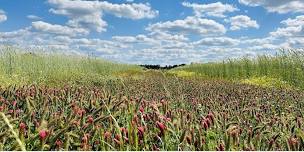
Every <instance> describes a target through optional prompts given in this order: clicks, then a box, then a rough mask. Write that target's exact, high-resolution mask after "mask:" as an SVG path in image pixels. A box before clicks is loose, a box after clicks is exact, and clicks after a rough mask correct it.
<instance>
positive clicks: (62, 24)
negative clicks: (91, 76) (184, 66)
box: [0, 0, 304, 65]
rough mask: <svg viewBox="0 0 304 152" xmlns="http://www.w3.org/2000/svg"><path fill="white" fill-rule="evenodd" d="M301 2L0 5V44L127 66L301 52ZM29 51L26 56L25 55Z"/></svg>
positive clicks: (131, 0) (124, 0)
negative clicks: (294, 50)
mask: <svg viewBox="0 0 304 152" xmlns="http://www.w3.org/2000/svg"><path fill="white" fill-rule="evenodd" d="M303 35H304V1H302V0H234V1H231V0H226V1H224V0H222V1H218V0H217V1H216V0H204V1H202V0H184V1H181V0H150V1H149V0H111V1H110V0H109V1H85V0H75V1H72V0H46V1H42V0H41V1H40V0H26V1H24V0H1V1H0V45H1V46H6V45H13V46H15V47H20V48H23V49H26V50H32V49H33V48H34V49H37V48H38V49H40V50H43V51H50V50H56V51H57V52H60V53H63V54H70V53H72V54H79V55H86V54H94V55H95V56H99V57H102V58H105V59H108V60H113V61H119V62H124V63H135V64H162V65H165V64H180V63H191V62H209V61H218V60H223V59H227V58H234V57H241V56H244V55H247V56H248V55H249V56H255V55H258V54H273V53H274V52H275V51H276V50H279V49H288V48H303V46H304V38H303ZM29 48H30V49H29Z"/></svg>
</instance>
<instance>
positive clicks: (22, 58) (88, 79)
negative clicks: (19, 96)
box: [0, 47, 142, 86]
mask: <svg viewBox="0 0 304 152" xmlns="http://www.w3.org/2000/svg"><path fill="white" fill-rule="evenodd" d="M34 52H35V51H34ZM141 69H142V68H140V67H138V66H135V65H127V64H118V63H113V62H109V61H105V60H102V59H97V58H93V57H81V56H75V55H74V56H73V55H70V56H67V55H66V56H63V55H58V54H45V53H41V52H37V51H36V52H35V53H24V52H23V53H20V52H18V51H16V50H15V49H14V48H9V47H8V48H5V49H3V50H0V84H1V85H2V86H8V85H19V86H21V85H25V84H41V85H49V86H58V85H65V84H70V85H75V84H78V85H81V84H82V85H98V83H101V82H104V81H105V80H109V79H112V78H115V75H117V74H118V75H119V73H124V72H125V71H129V72H136V71H140V70H141Z"/></svg>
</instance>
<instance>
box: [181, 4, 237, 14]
mask: <svg viewBox="0 0 304 152" xmlns="http://www.w3.org/2000/svg"><path fill="white" fill-rule="evenodd" d="M182 5H183V6H185V7H190V8H192V9H193V10H194V13H195V15H196V16H199V17H202V16H214V17H226V16H225V15H224V13H228V12H234V11H237V10H238V8H236V7H234V6H233V5H230V4H223V3H221V2H216V3H211V4H197V3H189V2H183V3H182Z"/></svg>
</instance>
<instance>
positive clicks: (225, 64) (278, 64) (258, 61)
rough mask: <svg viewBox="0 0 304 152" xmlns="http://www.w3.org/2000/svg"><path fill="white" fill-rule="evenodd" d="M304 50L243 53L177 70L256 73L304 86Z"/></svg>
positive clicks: (223, 75) (210, 74) (225, 75)
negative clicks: (250, 54)
mask: <svg viewBox="0 0 304 152" xmlns="http://www.w3.org/2000/svg"><path fill="white" fill-rule="evenodd" d="M303 61H304V53H303V52H301V51H296V50H281V51H279V52H278V53H277V54H276V55H274V56H270V55H260V56H257V57H256V58H249V57H243V58H239V59H229V60H226V61H222V62H217V63H204V64H191V65H188V66H185V67H181V68H177V69H175V70H183V71H186V72H195V73H196V74H197V75H200V76H203V77H206V78H216V79H228V80H241V79H248V78H252V77H264V76H265V77H270V78H277V79H278V80H281V81H284V82H288V84H290V85H293V86H296V87H299V88H302V89H304V62H303Z"/></svg>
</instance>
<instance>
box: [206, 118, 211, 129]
mask: <svg viewBox="0 0 304 152" xmlns="http://www.w3.org/2000/svg"><path fill="white" fill-rule="evenodd" d="M205 121H206V123H207V124H208V128H209V127H210V126H211V121H210V119H209V118H207V119H206V120H205Z"/></svg>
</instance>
